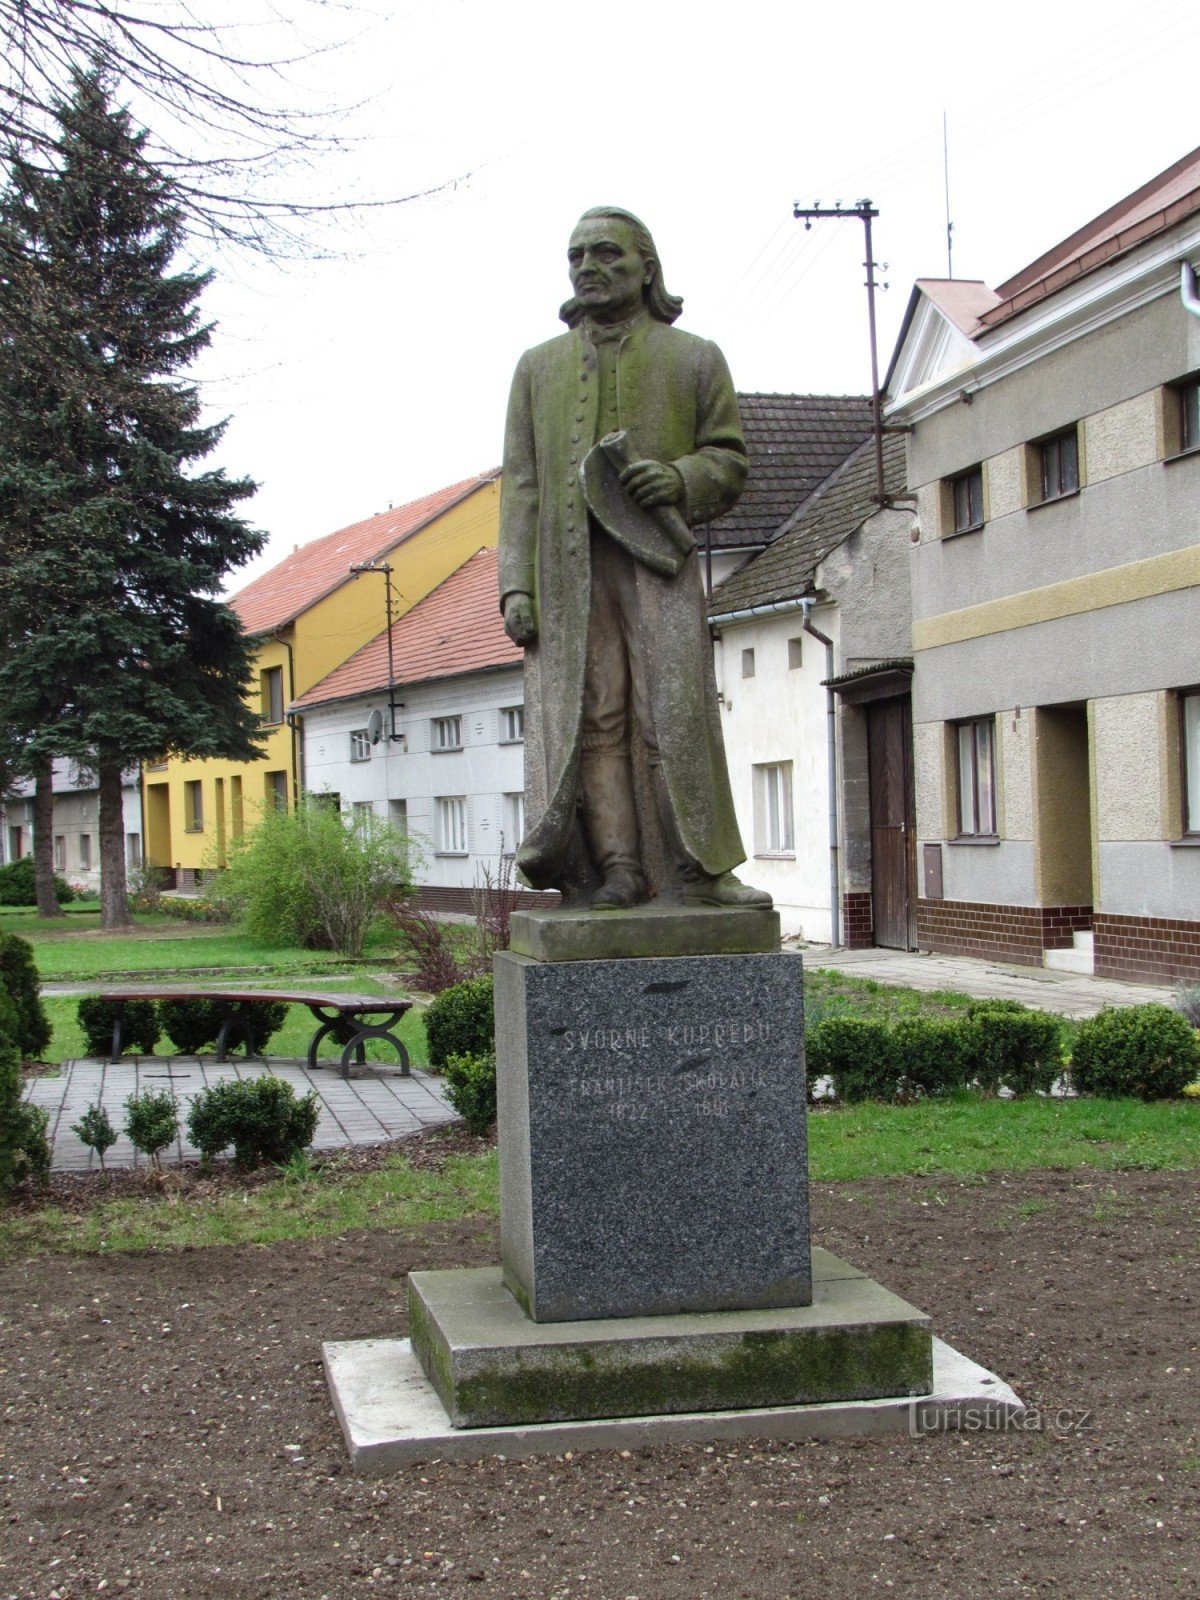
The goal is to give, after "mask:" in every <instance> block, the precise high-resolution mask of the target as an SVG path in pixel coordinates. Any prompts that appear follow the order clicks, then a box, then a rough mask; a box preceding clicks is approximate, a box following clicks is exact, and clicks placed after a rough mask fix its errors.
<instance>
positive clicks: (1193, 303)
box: [1179, 261, 1200, 317]
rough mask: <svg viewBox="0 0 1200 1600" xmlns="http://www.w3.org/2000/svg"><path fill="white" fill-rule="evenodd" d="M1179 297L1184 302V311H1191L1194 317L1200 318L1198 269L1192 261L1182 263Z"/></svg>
mask: <svg viewBox="0 0 1200 1600" xmlns="http://www.w3.org/2000/svg"><path fill="white" fill-rule="evenodd" d="M1179 295H1180V298H1181V299H1182V301H1183V305H1184V310H1185V311H1190V312H1191V313H1192V315H1193V316H1194V317H1200V294H1197V292H1196V269H1195V267H1194V266H1193V265H1192V263H1191V262H1190V261H1183V262H1181V263H1180V269H1179Z"/></svg>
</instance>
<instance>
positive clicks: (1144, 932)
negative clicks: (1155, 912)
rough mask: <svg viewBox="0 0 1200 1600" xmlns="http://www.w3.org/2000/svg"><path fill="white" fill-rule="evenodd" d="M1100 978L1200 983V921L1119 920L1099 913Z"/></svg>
mask: <svg viewBox="0 0 1200 1600" xmlns="http://www.w3.org/2000/svg"><path fill="white" fill-rule="evenodd" d="M1094 932H1095V938H1096V952H1095V959H1096V965H1095V971H1096V976H1097V977H1098V978H1124V979H1125V980H1126V981H1127V982H1130V983H1170V982H1172V981H1173V980H1176V979H1180V978H1182V979H1184V980H1185V981H1187V982H1189V983H1200V922H1179V921H1174V920H1172V919H1170V918H1168V917H1120V916H1114V915H1112V914H1111V913H1106V912H1103V911H1098V912H1097V913H1096V919H1095V924H1094Z"/></svg>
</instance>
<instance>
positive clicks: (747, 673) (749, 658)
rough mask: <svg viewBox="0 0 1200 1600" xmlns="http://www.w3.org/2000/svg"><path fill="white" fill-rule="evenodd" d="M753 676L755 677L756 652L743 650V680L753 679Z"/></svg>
mask: <svg viewBox="0 0 1200 1600" xmlns="http://www.w3.org/2000/svg"><path fill="white" fill-rule="evenodd" d="M753 676H754V651H753V650H743V651H742V677H743V678H752V677H753Z"/></svg>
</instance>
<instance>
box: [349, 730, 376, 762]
mask: <svg viewBox="0 0 1200 1600" xmlns="http://www.w3.org/2000/svg"><path fill="white" fill-rule="evenodd" d="M370 759H371V735H370V733H369V732H368V731H367V729H366V728H351V730H350V760H351V761H352V762H358V761H370Z"/></svg>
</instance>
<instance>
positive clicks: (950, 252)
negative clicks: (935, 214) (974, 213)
mask: <svg viewBox="0 0 1200 1600" xmlns="http://www.w3.org/2000/svg"><path fill="white" fill-rule="evenodd" d="M942 175H943V177H944V179H945V183H946V276H947V277H948V278H952V277H953V276H954V224H953V223H952V222H951V220H950V137H949V133H948V131H947V127H946V108H945V106H943V107H942Z"/></svg>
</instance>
